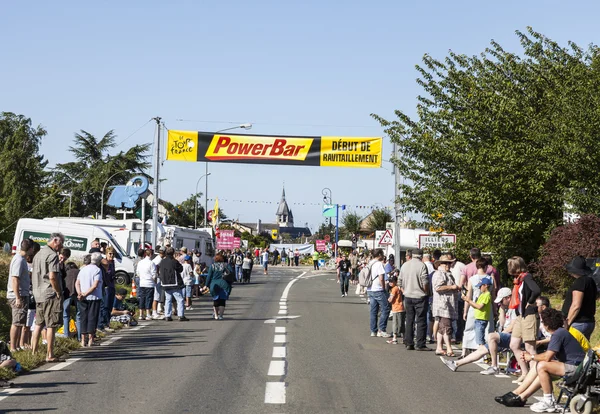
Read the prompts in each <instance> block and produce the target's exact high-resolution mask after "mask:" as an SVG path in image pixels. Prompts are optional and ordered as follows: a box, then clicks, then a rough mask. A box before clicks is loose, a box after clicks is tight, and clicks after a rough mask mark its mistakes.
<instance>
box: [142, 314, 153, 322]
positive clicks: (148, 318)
mask: <svg viewBox="0 0 600 414" xmlns="http://www.w3.org/2000/svg"><path fill="white" fill-rule="evenodd" d="M140 320H141V319H140ZM145 320H147V321H151V320H152V316H150V315H146V319H145Z"/></svg>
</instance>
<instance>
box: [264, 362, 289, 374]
mask: <svg viewBox="0 0 600 414" xmlns="http://www.w3.org/2000/svg"><path fill="white" fill-rule="evenodd" d="M267 375H268V376H270V377H281V376H283V375H285V361H271V363H270V364H269V372H267Z"/></svg>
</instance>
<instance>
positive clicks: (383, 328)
mask: <svg viewBox="0 0 600 414" xmlns="http://www.w3.org/2000/svg"><path fill="white" fill-rule="evenodd" d="M373 255H374V258H373V260H371V261H370V262H369V264H368V266H369V267H370V269H371V272H370V275H369V277H370V278H371V279H372V280H373V283H372V285H371V287H370V288H367V294H368V296H369V300H370V327H371V336H378V337H382V338H389V337H390V336H391V335H390V334H388V333H387V322H388V317H389V315H390V304H389V303H388V300H387V299H388V298H387V294H386V292H385V269H384V268H383V259H384V258H385V255H384V254H383V250H382V249H377V250H375V252H374V253H373ZM379 312H381V315H380V316H379V324H378V323H377V317H378V314H379ZM378 325H379V329H378Z"/></svg>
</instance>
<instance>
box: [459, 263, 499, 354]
mask: <svg viewBox="0 0 600 414" xmlns="http://www.w3.org/2000/svg"><path fill="white" fill-rule="evenodd" d="M478 270H481V269H479V268H478ZM493 284H494V282H493V281H492V278H491V277H489V276H487V275H486V276H484V277H482V278H481V279H480V280H479V282H478V283H477V284H476V285H475V287H477V288H479V290H480V291H481V294H480V295H479V296H478V297H477V300H476V301H475V302H474V301H473V300H472V299H469V297H468V296H467V295H464V294H463V295H462V299H463V300H464V301H465V303H468V304H469V306H472V307H473V309H474V311H473V317H474V318H475V340H476V341H477V345H479V346H480V347H481V346H484V345H485V336H486V330H487V327H488V323H489V322H490V316H491V314H492V295H491V294H490V286H492V285H493Z"/></svg>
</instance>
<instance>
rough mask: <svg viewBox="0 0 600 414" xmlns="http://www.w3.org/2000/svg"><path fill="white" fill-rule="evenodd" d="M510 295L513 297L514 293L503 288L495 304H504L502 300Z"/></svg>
mask: <svg viewBox="0 0 600 414" xmlns="http://www.w3.org/2000/svg"><path fill="white" fill-rule="evenodd" d="M510 295H512V291H511V290H510V289H509V288H507V287H503V288H502V289H500V290H499V291H498V294H497V295H496V300H495V301H494V302H495V303H500V302H502V299H504V298H505V297H507V296H510Z"/></svg>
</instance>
